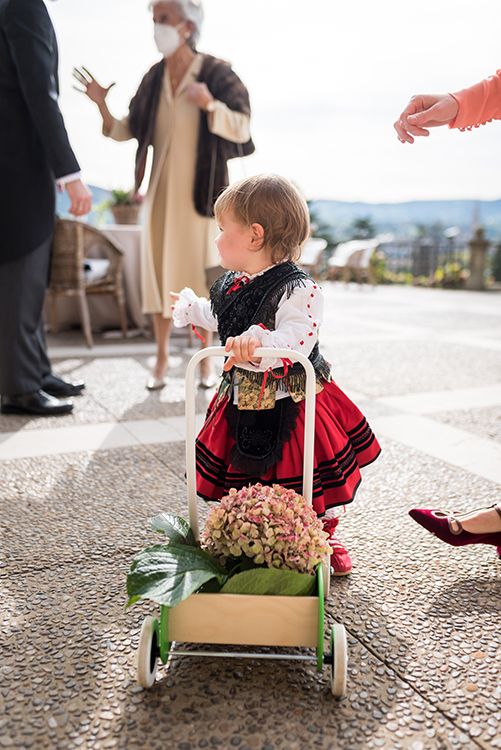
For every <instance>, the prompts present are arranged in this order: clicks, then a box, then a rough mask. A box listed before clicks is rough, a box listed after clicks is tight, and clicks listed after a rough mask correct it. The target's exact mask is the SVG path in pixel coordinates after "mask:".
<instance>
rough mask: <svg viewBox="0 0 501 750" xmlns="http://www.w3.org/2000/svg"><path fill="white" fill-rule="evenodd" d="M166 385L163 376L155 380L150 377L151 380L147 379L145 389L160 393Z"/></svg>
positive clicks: (165, 379)
mask: <svg viewBox="0 0 501 750" xmlns="http://www.w3.org/2000/svg"><path fill="white" fill-rule="evenodd" d="M166 385H167V378H166V377H165V376H164V377H163V378H156V377H154V376H153V375H152V376H151V378H148V381H147V383H146V388H147V389H148V390H149V391H161V390H162V388H165V386H166Z"/></svg>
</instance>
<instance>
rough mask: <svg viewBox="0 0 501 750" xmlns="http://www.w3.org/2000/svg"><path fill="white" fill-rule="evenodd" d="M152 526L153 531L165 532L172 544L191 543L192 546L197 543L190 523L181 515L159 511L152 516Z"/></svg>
mask: <svg viewBox="0 0 501 750" xmlns="http://www.w3.org/2000/svg"><path fill="white" fill-rule="evenodd" d="M150 526H151V528H152V529H153V531H159V532H160V533H161V534H165V536H166V537H167V538H168V540H169V542H171V543H172V544H189V545H190V546H192V547H193V546H195V544H196V542H195V537H194V536H193V532H192V530H191V528H190V525H189V523H188V522H187V521H185V520H184V518H181V516H175V515H174V514H173V513H159V514H158V516H155V517H154V518H150Z"/></svg>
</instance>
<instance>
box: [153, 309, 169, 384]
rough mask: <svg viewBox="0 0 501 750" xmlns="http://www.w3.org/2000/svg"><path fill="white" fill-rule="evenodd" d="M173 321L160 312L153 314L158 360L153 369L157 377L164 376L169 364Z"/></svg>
mask: <svg viewBox="0 0 501 750" xmlns="http://www.w3.org/2000/svg"><path fill="white" fill-rule="evenodd" d="M171 324H172V321H171V319H170V318H164V317H163V315H161V314H160V313H156V314H155V315H153V331H154V334H155V342H156V345H157V361H156V362H155V368H154V370H153V376H154V377H155V378H158V379H160V378H163V377H164V376H165V373H166V372H167V367H168V365H169V338H170V330H171Z"/></svg>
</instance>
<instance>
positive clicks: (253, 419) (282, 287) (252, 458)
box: [210, 261, 330, 476]
mask: <svg viewBox="0 0 501 750" xmlns="http://www.w3.org/2000/svg"><path fill="white" fill-rule="evenodd" d="M238 276H239V274H236V273H234V272H227V273H225V274H224V275H223V276H221V277H220V278H219V279H218V280H217V281H216V282H215V284H214V285H213V286H212V288H211V290H210V302H211V307H212V312H213V314H214V315H215V317H216V318H217V321H218V333H219V337H220V339H221V342H222V343H223V344H224V342H225V341H226V339H227V338H228V337H229V336H239V335H240V334H242V333H243V332H244V331H246V330H247V329H248V328H249V327H250V326H251V325H259V324H263V325H265V326H266V328H268V329H269V330H270V331H273V330H275V317H276V313H277V310H278V305H279V302H280V300H281V298H282V297H283V295H284V294H286V295H287V298H289V297H290V296H291V294H292V293H293V291H294V289H296V288H297V287H299V286H303V287H304V286H305V285H306V281H307V280H308V279H310V277H309V276H308V274H306V273H305V272H304V271H303V270H302V269H301V268H299V267H298V266H296V265H295V264H294V263H292V262H291V261H286V262H285V263H280V264H277V265H275V266H273V267H272V268H270V269H269V270H268V271H266V272H265V273H264V274H262V276H258V277H256V278H255V279H253V280H252V281H250V282H249V283H247V284H243V285H241V286H239V287H238V288H237V289H235V279H237V278H238ZM309 360H310V362H311V363H312V365H313V367H314V369H315V373H316V376H317V380H319V381H320V382H322V381H324V382H325V381H328V380H329V379H330V365H329V364H328V363H327V362H326V361H325V359H324V358H323V357H322V355H321V354H320V351H319V347H318V343H317V344H316V345H315V347H314V348H313V350H312V352H311V354H310V356H309ZM238 372H239V370H238V368H233V370H232V371H231V372H230V373H225V374H224V376H223V377H224V379H225V380H226V382H227V383H228V384H230V383H232V382H233V379H234V377H235V375H238ZM240 372H242V373H244V374H245V376H246V377H247V378H250V379H255V381H256V382H258V383H260V384H261V383H262V381H263V377H264V374H263V373H262V372H249V371H247V370H245V371H243V370H241V371H240ZM274 372H275V375H278V376H279V377H280V376H281V379H280V380H278V381H276V382H278V383H279V384H280V385H279V387H280V388H281V389H285V390H290V391H291V392H292V391H294V392H299V391H304V388H305V379H306V375H305V372H304V369H303V367H302V366H301V365H300V364H299V363H296V364H295V365H294V366H293V367H291V368H289V370H288V372H287V374H284V370H283V368H280V369H276V370H274ZM227 408H228V411H227V415H228V423H229V426H230V431H231V434H232V436H233V437H234V438H235V441H236V444H235V449H234V451H233V454H232V456H231V462H232V465H234V466H235V468H237V469H239V470H241V471H244V472H245V473H246V474H252V475H254V476H255V475H256V474H257V475H258V476H259V471H261V472H262V473H264V472H266V471H267V470H268V469H269V468H270V467H271V466H273V465H274V464H275V463H276V462H277V461H278V460H279V459H280V458H281V455H282V447H283V445H284V443H285V442H286V441H287V440H288V439H289V437H290V435H291V433H292V432H293V430H294V428H295V423H296V418H297V413H298V409H299V404H297V403H295V402H294V401H293V399H292V398H283V399H278V400H277V401H276V402H275V407H274V408H273V409H267V410H265V411H255V410H252V411H243V410H239V409H237V407H236V406H235V405H234V404H233V403H232V399H231V396H230V399H229V403H228V407H227Z"/></svg>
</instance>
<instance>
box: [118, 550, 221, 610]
mask: <svg viewBox="0 0 501 750" xmlns="http://www.w3.org/2000/svg"><path fill="white" fill-rule="evenodd" d="M211 578H217V580H218V582H219V583H220V584H221V585H223V584H224V583H225V582H226V579H227V574H226V572H225V570H224V568H222V567H221V566H220V565H219V564H218V563H217V562H216V561H215V560H214V559H213V558H212V557H211V556H210V555H209V554H207V552H204V551H203V550H201V549H200V548H199V547H188V546H187V545H185V544H179V545H178V544H173V543H172V542H171V543H170V544H156V545H155V546H153V547H147V548H146V549H144V550H142V551H141V552H140V553H139V554H138V555H137V556H136V557H135V558H134V560H133V562H132V565H131V567H130V571H129V574H128V576H127V594H128V595H129V600H128V602H127V606H130V605H131V604H134V603H135V602H137V601H139V600H141V599H151V600H152V601H154V602H157V603H158V604H164V605H165V606H167V607H175V606H176V604H179V602H182V601H183V599H187V598H188V597H189V596H190V595H191V594H193V593H194V592H195V591H198V589H199V588H200V587H201V586H202V585H203V584H204V583H206V582H207V581H210V580H211Z"/></svg>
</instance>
